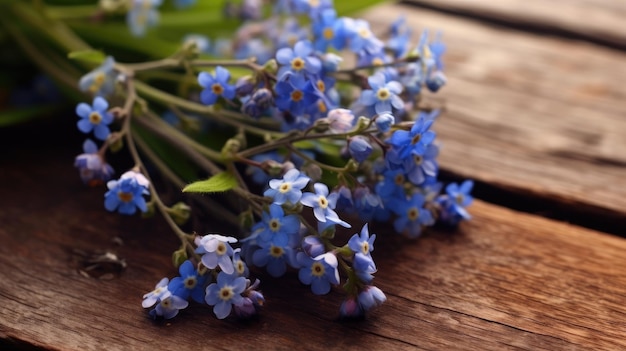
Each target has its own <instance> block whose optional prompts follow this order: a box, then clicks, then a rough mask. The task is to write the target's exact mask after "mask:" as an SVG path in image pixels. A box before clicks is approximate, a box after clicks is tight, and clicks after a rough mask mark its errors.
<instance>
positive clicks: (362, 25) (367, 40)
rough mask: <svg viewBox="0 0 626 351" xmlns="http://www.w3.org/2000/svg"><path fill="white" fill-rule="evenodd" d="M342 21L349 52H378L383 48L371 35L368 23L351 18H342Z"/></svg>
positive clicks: (372, 34)
mask: <svg viewBox="0 0 626 351" xmlns="http://www.w3.org/2000/svg"><path fill="white" fill-rule="evenodd" d="M342 20H343V21H344V23H343V28H344V29H345V36H346V39H347V40H348V42H349V48H350V51H352V52H354V53H358V52H360V51H361V50H366V51H369V52H378V51H380V50H381V49H382V48H383V46H384V45H383V43H382V42H381V41H380V40H379V39H378V38H376V36H374V33H372V31H371V29H370V25H369V22H367V21H365V20H360V19H359V20H354V19H352V18H342Z"/></svg>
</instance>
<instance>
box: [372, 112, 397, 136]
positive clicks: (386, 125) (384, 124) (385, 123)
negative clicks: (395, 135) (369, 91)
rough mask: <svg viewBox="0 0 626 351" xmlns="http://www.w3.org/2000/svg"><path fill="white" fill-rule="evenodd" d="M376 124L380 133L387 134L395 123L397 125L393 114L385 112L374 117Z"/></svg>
mask: <svg viewBox="0 0 626 351" xmlns="http://www.w3.org/2000/svg"><path fill="white" fill-rule="evenodd" d="M374 123H375V124H376V128H378V130H379V131H381V132H383V133H385V132H388V131H389V130H390V129H391V126H392V125H393V124H394V123H396V119H395V117H394V116H393V115H392V114H391V112H383V113H381V114H379V115H377V116H376V117H374Z"/></svg>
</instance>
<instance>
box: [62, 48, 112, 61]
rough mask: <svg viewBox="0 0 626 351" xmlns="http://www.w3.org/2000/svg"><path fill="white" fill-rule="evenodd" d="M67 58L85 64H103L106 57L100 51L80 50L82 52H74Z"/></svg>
mask: <svg viewBox="0 0 626 351" xmlns="http://www.w3.org/2000/svg"><path fill="white" fill-rule="evenodd" d="M67 57H68V58H70V59H72V60H77V61H83V62H91V63H98V64H100V63H102V62H103V61H104V59H105V58H106V56H105V55H104V53H103V52H102V51H99V50H80V51H72V52H70V53H69V54H67Z"/></svg>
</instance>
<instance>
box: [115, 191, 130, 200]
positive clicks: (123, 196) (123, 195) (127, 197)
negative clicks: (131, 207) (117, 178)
mask: <svg viewBox="0 0 626 351" xmlns="http://www.w3.org/2000/svg"><path fill="white" fill-rule="evenodd" d="M117 198H118V199H120V201H122V202H131V201H132V200H133V194H132V193H126V192H123V191H120V192H118V193H117Z"/></svg>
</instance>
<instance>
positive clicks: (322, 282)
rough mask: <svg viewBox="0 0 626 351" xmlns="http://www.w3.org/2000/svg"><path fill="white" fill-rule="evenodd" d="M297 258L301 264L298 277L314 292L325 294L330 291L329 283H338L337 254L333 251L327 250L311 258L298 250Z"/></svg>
mask: <svg viewBox="0 0 626 351" xmlns="http://www.w3.org/2000/svg"><path fill="white" fill-rule="evenodd" d="M297 260H298V263H299V264H300V265H301V266H302V268H300V271H299V272H298V278H299V279H300V281H301V282H302V284H305V285H311V291H313V293H314V294H316V295H325V294H327V293H328V292H329V291H330V286H331V284H333V285H337V284H339V271H338V270H337V265H338V262H337V256H335V255H334V254H333V253H330V252H327V253H325V254H323V255H319V256H317V257H315V258H311V257H309V256H308V255H307V254H305V253H304V252H299V253H298V255H297Z"/></svg>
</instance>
